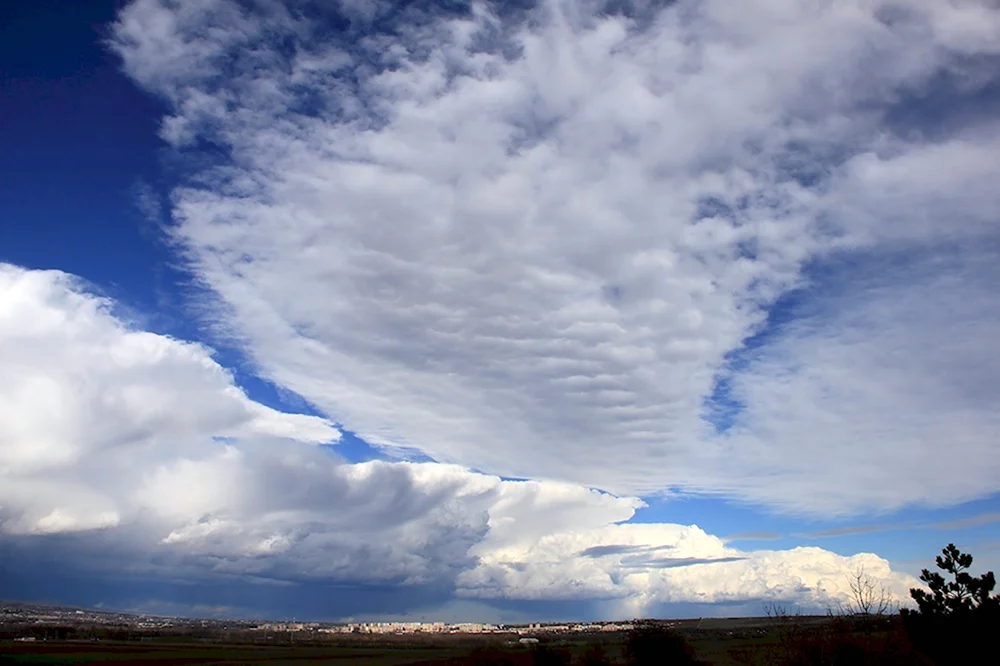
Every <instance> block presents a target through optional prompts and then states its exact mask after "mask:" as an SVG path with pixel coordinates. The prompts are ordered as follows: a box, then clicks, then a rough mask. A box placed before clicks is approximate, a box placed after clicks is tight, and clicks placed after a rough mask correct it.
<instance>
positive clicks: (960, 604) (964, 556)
mask: <svg viewBox="0 0 1000 666" xmlns="http://www.w3.org/2000/svg"><path fill="white" fill-rule="evenodd" d="M941 552H942V555H938V556H937V558H936V561H937V565H938V568H939V569H941V570H943V571H946V572H947V573H949V574H951V575H952V576H953V578H954V580H951V581H947V580H945V578H944V576H942V575H941V574H939V573H937V572H936V571H935V572H931V571H929V570H927V569H924V570H923V571H922V572H921V574H920V580H922V581H924V582H925V583H927V587H929V588H930V592H927V591H926V590H921V589H917V588H913V589H911V590H910V596H911V597H913V600H914V601H916V602H917V607H918V609H919V610H918V611H912V610H910V611H905V613H914V612H918V613H920V614H922V615H928V616H937V615H950V614H953V613H954V614H965V613H972V612H975V611H980V612H986V611H990V610H993V611H996V610H998V609H1000V595H993V596H992V597H991V596H990V592H992V591H993V588H994V587H995V586H996V577H995V576H994V575H993V572H992V571H987V572H986V573H984V574H983V575H982V576H979V577H978V578H977V577H974V576H972V575H971V574H970V573H969V572H968V571H967V569H968V568H969V567H971V566H972V555H970V554H968V553H963V552H962V551H960V550H959V549H958V548H956V547H955V544H953V543H949V544H948V546H947V547H946V548H944V549H943V550H942V551H941Z"/></svg>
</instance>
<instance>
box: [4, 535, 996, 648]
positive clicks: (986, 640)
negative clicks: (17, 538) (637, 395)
mask: <svg viewBox="0 0 1000 666" xmlns="http://www.w3.org/2000/svg"><path fill="white" fill-rule="evenodd" d="M971 564H972V556H971V555H967V554H964V553H961V552H960V551H959V550H958V549H957V548H955V547H954V546H953V545H949V546H948V547H947V548H945V549H944V551H943V552H942V555H941V556H939V557H938V558H937V565H938V568H939V569H941V571H942V572H943V573H944V574H945V575H942V574H940V573H932V572H930V571H928V570H926V569H925V570H924V572H923V574H922V575H921V579H922V580H923V581H924V582H925V583H926V584H927V586H928V587H929V589H930V591H929V592H927V591H925V590H916V589H915V590H911V595H912V596H913V599H914V601H915V602H916V604H917V608H916V609H914V610H904V611H902V612H901V613H899V614H895V613H890V612H889V609H888V607H887V606H886V605H885V604H884V603H870V602H872V600H873V599H874V600H875V601H876V602H877V601H878V598H877V597H873V596H871V592H872V590H873V588H871V587H864V586H861V585H859V586H858V587H857V590H860V591H861V593H857V594H859V596H857V597H856V600H857V601H859V602H860V603H857V604H855V605H854V606H852V607H851V608H849V609H847V610H846V611H845V610H844V609H841V610H840V611H838V612H836V613H835V612H830V613H829V614H828V615H827V616H825V617H800V616H795V615H791V614H789V613H786V612H784V611H783V610H781V609H780V607H778V606H774V605H772V606H770V607H769V608H768V617H767V618H757V619H732V620H710V621H704V622H687V623H685V622H680V623H677V622H675V623H667V622H663V621H657V620H647V621H641V622H637V623H636V624H635V626H634V628H633V629H632V630H631V631H628V632H617V633H609V632H603V633H593V634H586V633H576V634H564V635H551V636H545V637H543V638H540V639H539V642H538V643H531V644H523V643H521V642H520V640H519V637H518V635H517V634H509V635H490V636H473V635H452V636H430V635H428V636H422V637H418V636H380V637H372V636H349V635H348V636H338V637H336V638H330V637H324V638H320V637H315V636H314V637H310V636H300V635H296V634H295V633H280V632H278V633H272V634H270V635H268V636H264V637H261V636H260V635H259V633H258V634H254V633H253V632H235V633H234V632H233V631H232V630H226V631H225V632H220V631H211V630H204V629H200V630H199V629H194V628H191V629H182V628H174V629H171V630H169V631H152V630H146V631H141V630H135V629H134V628H129V627H124V626H123V627H107V626H104V627H87V626H38V625H31V626H27V625H25V626H15V625H13V624H8V625H4V626H0V664H84V663H85V664H138V663H143V664H256V663H269V664H300V665H301V664H363V665H370V666H397V665H399V666H402V665H403V664H409V665H412V666H419V665H424V664H450V665H452V666H462V665H466V664H469V665H473V664H475V665H479V666H610V665H612V664H618V665H621V666H643V665H647V664H648V665H652V664H656V665H658V666H659V665H671V666H690V665H694V664H706V665H709V664H713V665H731V664H750V665H761V666H763V665H771V664H773V665H776V666H806V665H818V666H841V665H844V666H847V665H850V666H866V665H874V664H887V665H898V666H911V665H912V666H951V665H964V664H980V663H992V662H993V661H994V657H995V653H993V650H992V648H993V647H994V642H995V637H996V636H997V630H998V629H1000V596H997V595H991V593H992V592H993V589H994V587H995V585H996V581H995V579H994V575H993V573H992V572H988V573H986V574H983V575H981V576H978V577H974V576H972V575H971V574H970V573H968V569H969V567H970V566H971ZM858 580H859V582H860V581H861V580H862V579H861V577H860V576H859V578H858ZM15 637H18V638H21V639H22V640H14V638H15ZM25 638H32V639H34V640H23V639H25Z"/></svg>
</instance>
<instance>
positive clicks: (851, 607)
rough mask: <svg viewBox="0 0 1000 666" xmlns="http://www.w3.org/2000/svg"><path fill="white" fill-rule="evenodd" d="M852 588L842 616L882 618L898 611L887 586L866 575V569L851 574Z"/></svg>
mask: <svg viewBox="0 0 1000 666" xmlns="http://www.w3.org/2000/svg"><path fill="white" fill-rule="evenodd" d="M850 586H851V599H850V601H848V603H847V606H846V607H844V606H841V613H842V614H844V615H860V616H862V617H881V616H883V615H886V614H889V613H892V612H893V611H895V610H896V607H895V604H894V603H893V600H892V595H891V594H889V590H888V589H886V587H885V584H884V583H882V582H881V581H879V580H877V579H875V578H872V577H871V576H869V575H868V574H867V573H865V569H864V567H858V568H857V569H856V570H855V571H854V572H853V573H852V574H851V580H850Z"/></svg>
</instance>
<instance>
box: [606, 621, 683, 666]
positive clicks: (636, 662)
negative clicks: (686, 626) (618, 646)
mask: <svg viewBox="0 0 1000 666" xmlns="http://www.w3.org/2000/svg"><path fill="white" fill-rule="evenodd" d="M625 663H627V664H628V665H629V666H652V665H653V664H656V665H657V666H661V665H666V664H669V665H670V666H687V665H689V664H690V665H697V664H700V663H701V662H699V661H698V660H697V659H695V657H694V650H693V649H692V648H691V646H690V645H688V644H687V642H686V641H685V640H684V638H683V637H682V636H680V635H678V634H677V633H675V632H673V631H671V630H670V629H668V628H667V627H664V626H663V625H660V624H658V623H656V622H642V623H639V624H638V625H637V626H636V627H635V628H634V629H633V630H632V631H631V632H629V636H628V639H627V640H626V642H625Z"/></svg>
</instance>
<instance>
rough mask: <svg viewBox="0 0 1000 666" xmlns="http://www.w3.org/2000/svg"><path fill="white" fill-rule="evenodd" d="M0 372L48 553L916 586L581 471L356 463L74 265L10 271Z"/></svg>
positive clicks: (394, 572) (694, 592)
mask: <svg viewBox="0 0 1000 666" xmlns="http://www.w3.org/2000/svg"><path fill="white" fill-rule="evenodd" d="M0 372H2V374H3V376H4V377H5V379H6V382H5V384H4V386H3V387H2V392H0V410H2V416H3V418H2V419H0V460H2V461H3V465H2V467H0V546H4V547H6V546H7V545H10V544H14V545H15V546H16V547H15V548H14V549H13V550H9V552H8V551H5V553H6V555H5V556H9V557H12V558H15V560H16V558H17V557H25V553H27V554H28V556H30V557H29V558H28V559H29V560H31V561H34V562H35V566H37V565H38V563H40V562H41V563H44V562H46V561H48V560H47V559H46V558H48V559H52V558H55V559H54V561H55V562H59V566H60V567H62V569H66V568H72V567H77V568H78V569H80V570H81V571H84V572H91V573H93V574H94V575H101V576H114V577H115V578H116V579H121V578H122V577H126V578H127V579H128V580H132V581H135V580H154V581H156V580H159V581H162V580H172V581H177V580H180V581H187V582H199V583H202V584H211V585H218V584H220V581H221V582H222V583H231V582H234V581H238V582H240V583H241V584H247V585H251V584H259V585H263V586H267V587H275V586H277V587H282V588H283V587H285V586H296V585H301V584H314V583H322V584H330V583H339V584H345V585H364V584H368V585H371V584H378V585H389V586H402V587H404V588H405V587H409V588H413V587H419V586H425V587H428V586H429V587H434V588H437V589H442V590H444V591H445V592H446V593H448V594H451V593H452V592H454V593H455V594H457V595H458V596H460V597H467V598H473V599H486V600H496V599H507V600H510V599H515V600H516V599H520V600H524V599H545V600H552V599H574V600H587V599H609V600H612V601H613V602H615V603H617V604H619V606H618V608H619V610H620V611H621V612H626V611H630V612H631V611H635V612H638V611H639V610H640V609H642V608H645V607H647V606H648V604H653V603H659V602H664V601H678V600H688V601H690V600H711V599H739V600H752V599H757V598H761V597H773V596H775V595H778V596H783V597H788V598H790V599H794V600H797V601H801V602H803V603H806V602H808V603H820V602H822V601H826V602H829V603H833V602H834V601H835V600H836V599H837V598H838V595H839V594H840V593H841V592H842V591H843V586H842V585H840V583H838V582H837V581H838V580H840V579H843V580H846V575H847V573H848V572H849V570H850V567H851V566H853V565H854V564H856V563H857V562H860V561H863V562H865V563H868V564H871V565H873V566H871V567H869V569H870V570H871V571H873V572H876V573H878V575H879V576H880V577H883V578H885V579H886V580H888V581H894V582H895V583H897V584H898V585H902V586H905V584H906V583H908V582H911V581H912V579H910V578H907V577H903V576H901V575H900V574H896V573H894V572H891V571H890V570H889V569H888V565H887V563H886V562H885V561H884V560H881V559H879V558H876V557H875V556H867V555H864V556H857V557H855V558H844V557H841V556H837V555H833V554H832V553H827V552H825V551H821V550H818V549H812V550H806V551H788V552H743V551H739V550H735V549H732V548H729V547H728V546H726V545H725V544H724V542H723V541H722V540H720V539H718V538H717V537H714V536H711V535H709V534H706V533H705V532H704V531H703V530H701V529H699V528H698V527H696V526H682V525H672V524H648V525H631V524H626V521H628V520H629V519H631V518H632V517H633V515H634V513H635V511H636V510H637V509H638V508H640V507H642V506H644V503H643V502H642V500H640V499H638V498H635V497H628V496H624V497H617V496H614V495H610V494H607V493H604V492H599V491H596V490H593V489H590V488H586V487H583V486H579V485H574V484H568V483H562V482H554V481H531V480H528V481H513V480H503V479H501V478H500V477H497V476H494V475H489V474H483V473H479V472H473V471H470V470H468V469H465V468H462V467H459V466H456V465H448V464H441V463H434V462H428V463H412V462H387V461H370V462H365V463H357V464H347V463H345V462H343V461H341V460H340V459H338V458H337V457H336V456H335V455H332V454H331V453H330V452H329V449H328V447H320V446H316V444H317V443H325V442H331V441H335V440H336V439H337V436H338V433H337V431H336V430H335V429H334V428H333V426H331V424H330V423H329V422H327V421H325V420H323V419H321V418H317V417H311V416H302V415H297V414H287V413H282V412H279V411H276V410H274V409H271V408H268V407H265V406H263V405H260V404H259V403H255V402H253V401H251V400H250V399H249V398H248V397H247V396H246V395H245V394H244V393H243V392H242V391H241V390H239V388H238V387H236V386H235V385H234V384H233V382H232V378H231V377H230V375H229V374H228V373H227V372H226V371H225V370H223V369H222V368H221V367H220V366H219V365H218V364H217V363H216V362H215V361H214V360H213V359H212V356H211V351H210V350H209V349H207V348H206V347H204V346H202V345H197V344H192V343H187V342H183V341H180V340H176V339H173V338H169V337H166V336H163V335H158V334H154V333H150V332H147V331H142V330H140V329H137V328H136V327H134V326H131V325H129V324H128V323H127V322H125V321H123V320H121V319H120V318H119V317H118V316H116V307H115V304H114V303H112V302H110V301H109V300H108V299H105V298H102V297H99V296H97V295H94V294H93V293H91V292H90V291H88V290H87V289H86V286H85V285H84V284H82V283H81V282H80V281H79V280H76V279H74V278H72V277H71V276H68V275H66V274H64V273H60V272H57V271H29V270H25V269H21V268H18V267H14V266H10V265H3V266H0ZM25 395H27V396H30V397H31V400H27V398H26V397H25ZM859 558H860V559H859ZM25 566H26V565H25ZM699 572H700V573H699ZM4 575H9V574H6V573H5V574H4ZM838 576H839V578H838Z"/></svg>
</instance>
